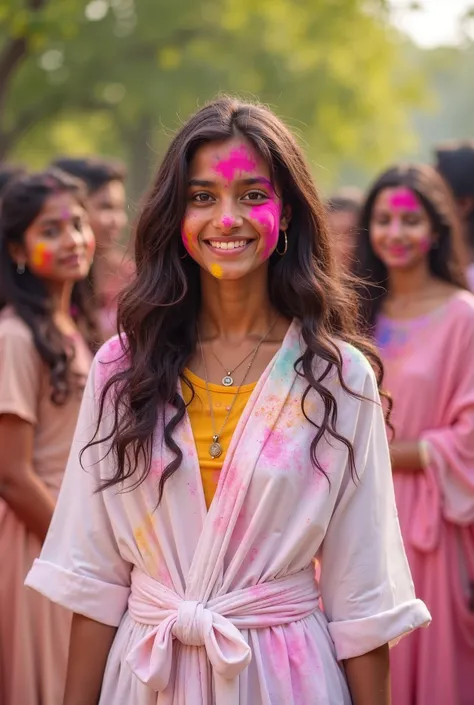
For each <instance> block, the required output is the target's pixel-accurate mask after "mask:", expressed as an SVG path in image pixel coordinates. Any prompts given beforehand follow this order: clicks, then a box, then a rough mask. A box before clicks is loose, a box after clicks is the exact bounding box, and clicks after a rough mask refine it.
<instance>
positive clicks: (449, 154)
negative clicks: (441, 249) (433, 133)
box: [435, 142, 474, 291]
mask: <svg viewBox="0 0 474 705" xmlns="http://www.w3.org/2000/svg"><path fill="white" fill-rule="evenodd" d="M435 157H436V168H437V169H438V171H439V173H440V174H441V175H442V176H443V178H444V179H445V180H446V181H447V183H448V184H449V186H450V187H451V190H452V192H453V193H454V197H455V199H456V204H457V207H458V211H459V216H460V218H461V220H462V223H463V227H464V235H465V239H466V244H467V247H468V250H469V266H468V268H467V279H468V284H469V286H470V288H471V290H473V291H474V142H459V143H452V144H447V145H444V146H443V145H440V146H439V147H437V148H436V150H435Z"/></svg>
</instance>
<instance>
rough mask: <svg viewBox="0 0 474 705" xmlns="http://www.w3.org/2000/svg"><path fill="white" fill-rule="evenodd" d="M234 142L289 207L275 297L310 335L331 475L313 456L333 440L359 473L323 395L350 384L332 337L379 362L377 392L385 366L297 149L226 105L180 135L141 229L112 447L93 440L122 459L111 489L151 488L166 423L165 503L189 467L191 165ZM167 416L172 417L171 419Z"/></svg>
mask: <svg viewBox="0 0 474 705" xmlns="http://www.w3.org/2000/svg"><path fill="white" fill-rule="evenodd" d="M235 136H241V137H243V138H247V139H248V140H249V141H250V142H251V143H252V144H253V146H254V147H255V148H256V150H257V151H258V152H259V153H260V154H261V155H262V157H263V158H264V159H265V160H266V162H267V163H268V164H269V165H270V168H271V172H272V180H273V183H274V185H275V187H276V188H277V190H279V191H280V192H281V194H282V198H283V202H284V203H285V204H289V205H290V206H291V209H292V218H291V223H290V227H289V229H288V231H287V232H288V250H287V252H286V254H285V255H284V256H283V257H280V256H278V254H274V255H272V257H271V258H270V262H269V294H270V299H271V302H272V304H273V306H274V307H275V308H276V310H277V311H279V312H280V314H282V315H283V316H286V317H288V318H290V319H292V318H296V319H298V321H300V323H301V326H302V336H303V339H304V342H305V343H306V345H307V349H306V350H305V352H304V353H303V355H302V356H301V358H300V359H299V361H298V362H297V364H296V365H295V369H297V371H298V373H299V374H300V375H301V376H302V377H304V378H305V380H306V381H307V383H308V387H307V390H306V392H305V394H304V395H303V398H302V402H301V404H302V409H303V413H304V414H305V416H306V418H307V419H308V420H309V421H310V422H311V420H310V419H309V418H308V416H307V415H306V412H305V400H306V397H307V394H308V392H309V391H310V390H311V389H314V390H316V392H317V393H318V394H319V395H320V397H321V399H322V403H323V407H324V420H323V423H322V425H321V426H316V424H314V423H313V422H312V423H313V425H314V426H315V438H314V439H313V442H312V445H311V459H312V462H313V464H314V465H315V467H316V468H317V469H318V470H319V471H321V472H322V471H323V469H322V467H321V465H320V463H319V462H318V460H317V457H316V446H317V444H318V442H319V441H320V440H321V438H322V437H323V436H326V437H327V436H332V437H333V438H336V439H338V440H340V441H341V442H343V443H344V444H345V445H346V447H347V449H348V453H349V460H350V464H351V469H352V470H355V467H354V455H353V449H352V446H351V444H350V443H349V441H347V440H345V439H343V438H342V437H341V436H339V434H338V433H337V430H336V421H337V405H336V400H335V398H334V396H333V395H332V394H331V392H330V391H329V390H328V389H327V388H326V387H325V385H324V379H325V378H326V377H327V376H328V374H329V373H330V372H331V370H332V369H334V368H335V370H336V371H337V374H338V376H339V379H340V381H341V384H342V385H343V386H344V388H345V389H346V390H347V391H348V392H350V390H348V389H347V387H346V385H345V384H344V381H343V379H342V359H341V355H340V352H339V350H338V348H337V347H336V345H335V344H334V339H335V338H339V339H342V340H345V341H349V342H351V343H353V344H354V345H356V346H357V347H358V348H359V349H360V350H362V351H363V352H364V353H365V354H366V355H367V356H368V357H369V358H371V360H372V362H373V365H374V367H375V369H376V371H377V376H378V381H379V383H380V382H381V377H382V367H381V363H380V360H379V358H378V357H377V354H376V353H375V351H374V349H373V348H372V347H371V346H370V344H369V343H368V342H367V341H366V340H365V339H363V338H361V337H359V336H358V334H357V305H356V302H355V301H354V297H353V296H351V293H350V290H349V289H348V288H347V287H346V286H344V284H343V283H342V281H341V277H342V275H341V274H340V272H339V270H338V268H337V264H336V261H335V258H334V256H333V253H332V248H331V246H330V238H329V235H328V232H327V230H326V224H325V219H324V207H323V206H322V204H321V202H320V200H319V198H318V195H317V192H316V190H315V188H314V185H313V180H312V177H311V173H310V171H309V168H308V166H307V164H306V162H305V159H304V157H303V154H302V152H301V150H300V148H299V147H298V145H297V143H296V141H295V139H294V138H293V136H292V135H291V133H290V132H289V130H288V129H287V128H286V127H285V126H284V125H283V124H282V123H281V122H280V120H278V119H277V118H276V117H275V116H274V115H273V114H272V113H271V112H270V111H268V110H266V109H265V108H264V107H262V106H258V105H252V104H246V103H241V102H239V101H237V100H234V99H232V98H227V97H223V98H219V99H217V100H215V101H214V102H212V103H210V104H208V105H207V106H205V107H204V108H202V109H201V110H199V111H198V112H197V113H196V114H195V115H194V116H193V117H192V118H191V119H190V120H189V122H188V123H186V125H185V126H184V127H183V128H182V129H181V130H180V132H179V133H178V134H177V135H176V137H175V138H174V140H173V141H172V143H171V145H170V147H169V150H168V152H167V154H166V155H165V157H164V160H163V162H162V164H161V167H160V169H159V171H158V175H157V177H156V180H155V183H154V185H153V187H152V189H151V192H150V194H149V196H148V198H147V200H146V202H145V205H144V208H143V211H142V213H141V216H140V218H139V221H138V224H137V227H136V238H135V257H136V264H137V276H136V279H135V280H134V281H133V282H132V283H131V284H130V286H129V287H128V289H127V290H126V291H125V293H124V294H123V296H122V297H121V301H120V304H119V322H120V325H121V329H122V330H123V332H124V333H125V334H126V338H124V339H122V346H123V347H124V352H125V351H126V352H127V353H128V356H129V357H128V359H127V360H126V364H125V365H124V367H125V368H126V369H121V370H119V371H118V372H116V373H115V374H113V375H112V376H111V377H110V378H109V380H108V381H107V382H106V384H105V386H104V388H103V391H102V394H101V399H100V407H99V412H100V415H99V418H101V417H102V416H103V414H104V403H105V399H106V395H107V394H108V392H109V390H111V389H112V388H113V390H114V399H115V402H116V403H114V405H113V408H114V413H115V421H114V424H113V428H112V430H111V431H110V433H109V434H108V436H107V437H106V438H105V439H98V438H97V434H98V428H99V426H97V430H96V434H95V436H94V439H93V440H92V441H91V444H95V443H99V442H100V440H105V441H111V443H110V446H109V452H113V453H114V455H115V460H116V463H115V466H116V472H115V475H114V476H113V477H112V478H111V479H109V480H108V481H107V482H106V483H104V487H109V486H111V485H114V484H117V483H121V482H122V481H124V480H129V479H131V480H132V484H131V487H134V486H136V485H137V484H139V483H140V482H142V481H143V480H144V478H145V477H146V476H147V474H148V471H149V468H150V462H151V449H152V443H153V433H154V429H155V428H156V425H157V423H158V424H160V425H161V426H162V428H163V429H164V440H165V443H166V445H167V447H168V448H169V449H171V451H172V452H173V454H174V456H175V457H174V459H173V460H172V462H170V463H169V464H168V466H167V467H166V468H165V470H164V472H163V474H162V476H161V479H160V485H159V500H158V501H160V500H161V497H162V493H163V487H164V483H165V481H166V480H167V479H168V478H169V477H170V476H171V475H172V474H173V473H174V472H175V471H176V470H178V468H179V466H180V463H181V460H182V458H183V454H182V451H181V449H180V448H179V447H178V445H177V443H176V441H175V439H174V438H173V432H174V430H175V429H176V427H177V426H178V424H179V423H180V422H181V420H182V419H183V416H184V414H185V409H186V406H185V402H184V401H183V398H182V396H181V395H180V394H179V392H178V391H177V384H178V381H179V379H180V378H181V379H183V381H184V383H185V384H187V385H188V386H189V387H190V388H191V390H192V385H191V383H190V381H189V380H187V379H185V378H184V377H183V374H184V369H185V366H186V364H187V362H188V360H189V358H190V356H191V355H192V353H193V352H194V350H195V346H196V342H197V323H198V315H199V311H200V306H201V291H200V270H199V266H198V264H197V263H196V262H194V261H193V259H192V258H191V257H184V255H185V250H184V247H183V245H182V241H181V235H180V226H181V221H182V218H183V215H184V213H185V209H186V204H187V192H188V166H189V164H190V161H191V160H192V158H193V155H194V154H195V153H196V150H198V149H199V147H201V146H202V145H204V144H206V143H209V142H219V141H223V140H228V139H230V138H232V137H235ZM279 247H280V248H282V247H283V244H282V243H279ZM183 257H184V258H183ZM316 357H319V358H321V359H322V360H323V361H324V364H323V365H322V366H319V368H318V369H317V370H316V366H315V365H314V361H315V358H316ZM124 360H125V358H124ZM192 391H194V390H192ZM166 407H168V409H170V411H171V416H169V415H168V416H167V419H168V420H166V419H165V408H166ZM91 444H89V445H91Z"/></svg>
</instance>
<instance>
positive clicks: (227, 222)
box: [213, 200, 243, 235]
mask: <svg viewBox="0 0 474 705" xmlns="http://www.w3.org/2000/svg"><path fill="white" fill-rule="evenodd" d="M242 224H243V218H242V216H241V215H240V213H239V211H238V207H237V206H236V205H234V203H232V202H230V200H229V201H228V202H225V203H223V204H222V206H221V208H218V209H217V212H216V215H215V218H214V223H213V225H214V227H215V228H216V230H219V231H220V232H221V233H222V234H223V235H228V234H230V233H232V231H233V230H235V229H236V228H240V227H242Z"/></svg>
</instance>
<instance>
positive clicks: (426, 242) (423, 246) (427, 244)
mask: <svg viewBox="0 0 474 705" xmlns="http://www.w3.org/2000/svg"><path fill="white" fill-rule="evenodd" d="M432 246H433V242H432V240H431V238H429V237H427V236H425V237H423V238H421V240H420V251H421V252H422V253H423V254H424V255H426V254H428V252H429V251H430V250H431V248H432Z"/></svg>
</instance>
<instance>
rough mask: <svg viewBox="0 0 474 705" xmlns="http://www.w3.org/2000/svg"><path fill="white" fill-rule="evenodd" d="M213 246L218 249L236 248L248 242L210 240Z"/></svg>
mask: <svg viewBox="0 0 474 705" xmlns="http://www.w3.org/2000/svg"><path fill="white" fill-rule="evenodd" d="M208 242H209V244H210V246H211V247H215V248H216V250H235V248H236V247H245V245H246V244H247V242H246V240H239V241H238V242H227V241H223V242H221V241H220V240H209V241H208Z"/></svg>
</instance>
